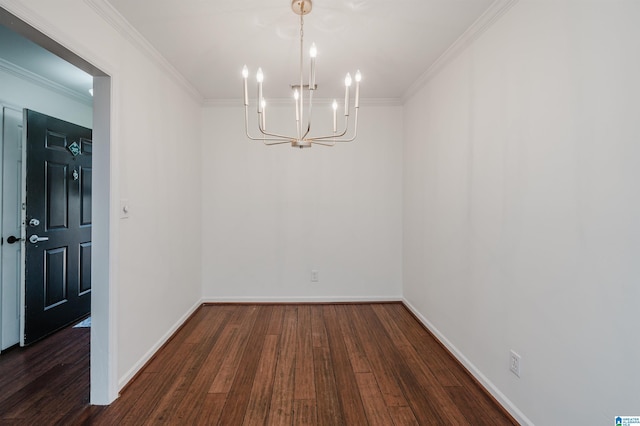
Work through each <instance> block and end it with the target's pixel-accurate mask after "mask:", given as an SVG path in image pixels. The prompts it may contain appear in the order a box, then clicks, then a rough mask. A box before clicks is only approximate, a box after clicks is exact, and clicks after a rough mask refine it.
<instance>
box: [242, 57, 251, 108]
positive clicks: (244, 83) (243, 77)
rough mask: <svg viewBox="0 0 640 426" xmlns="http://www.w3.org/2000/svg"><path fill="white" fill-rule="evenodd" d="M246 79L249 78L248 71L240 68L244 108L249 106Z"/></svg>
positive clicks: (245, 67)
mask: <svg viewBox="0 0 640 426" xmlns="http://www.w3.org/2000/svg"><path fill="white" fill-rule="evenodd" d="M247 77H249V69H248V68H247V66H246V65H245V66H244V67H242V85H243V86H244V106H248V105H249V93H248V92H247Z"/></svg>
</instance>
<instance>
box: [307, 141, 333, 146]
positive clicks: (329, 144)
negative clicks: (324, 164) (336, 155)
mask: <svg viewBox="0 0 640 426" xmlns="http://www.w3.org/2000/svg"><path fill="white" fill-rule="evenodd" d="M311 143H312V144H314V145H322V146H328V147H330V148H332V147H334V146H336V144H335V142H333V143H327V142H314V141H312V142H311Z"/></svg>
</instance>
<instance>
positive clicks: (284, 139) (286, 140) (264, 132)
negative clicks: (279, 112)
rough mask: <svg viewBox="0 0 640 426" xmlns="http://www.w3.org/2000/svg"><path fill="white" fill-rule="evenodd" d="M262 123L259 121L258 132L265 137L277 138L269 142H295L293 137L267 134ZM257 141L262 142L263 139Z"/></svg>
mask: <svg viewBox="0 0 640 426" xmlns="http://www.w3.org/2000/svg"><path fill="white" fill-rule="evenodd" d="M247 114H248V112H247ZM260 121H261V120H260V119H258V130H259V131H260V133H262V134H263V135H265V136H272V137H273V138H275V139H267V140H274V141H275V140H278V141H285V142H291V141H292V140H295V138H292V137H291V136H285V135H279V134H277V133H271V132H267V131H266V130H264V128H263V127H262V123H261V122H260ZM256 140H262V138H257V139H256Z"/></svg>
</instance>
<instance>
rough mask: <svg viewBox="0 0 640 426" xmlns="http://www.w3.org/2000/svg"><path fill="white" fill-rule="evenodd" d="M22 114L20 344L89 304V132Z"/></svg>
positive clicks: (83, 311) (83, 312)
mask: <svg viewBox="0 0 640 426" xmlns="http://www.w3.org/2000/svg"><path fill="white" fill-rule="evenodd" d="M26 116H27V125H26V127H27V191H26V200H27V203H26V242H25V246H26V248H25V256H26V272H25V330H24V343H25V344H29V343H32V342H34V341H36V340H38V339H41V338H42V337H44V336H46V335H48V334H50V333H52V332H54V331H56V330H58V329H60V328H62V327H64V326H66V325H68V324H70V323H72V322H74V321H76V320H78V319H80V318H82V317H83V316H85V315H87V314H88V313H89V312H90V309H91V151H92V149H91V148H92V144H91V129H87V128H84V127H80V126H77V125H75V124H71V123H68V122H66V121H62V120H58V119H56V118H53V117H49V116H46V115H43V114H40V113H37V112H34V111H29V110H26Z"/></svg>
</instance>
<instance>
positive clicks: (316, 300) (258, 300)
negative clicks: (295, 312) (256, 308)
mask: <svg viewBox="0 0 640 426" xmlns="http://www.w3.org/2000/svg"><path fill="white" fill-rule="evenodd" d="M402 301H403V299H402V297H400V296H376V297H371V296H359V297H322V296H319V297H287V296H283V297H204V298H203V299H202V303H368V302H372V303H375V302H402Z"/></svg>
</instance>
